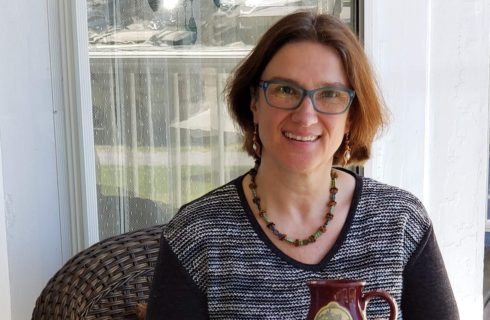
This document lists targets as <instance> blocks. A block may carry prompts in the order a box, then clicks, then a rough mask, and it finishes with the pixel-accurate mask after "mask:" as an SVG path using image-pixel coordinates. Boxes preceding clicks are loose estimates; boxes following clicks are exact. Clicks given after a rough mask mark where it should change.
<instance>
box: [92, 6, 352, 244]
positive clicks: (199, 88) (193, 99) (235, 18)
mask: <svg viewBox="0 0 490 320" xmlns="http://www.w3.org/2000/svg"><path fill="white" fill-rule="evenodd" d="M351 2H352V1H341V0H323V1H318V0H314V1H313V0H298V1H294V0H293V1H290V0H261V1H258V0H207V1H202V0H88V1H87V8H88V12H87V16H88V27H89V44H88V45H89V57H90V69H91V86H92V107H93V123H94V131H95V132H94V136H95V141H94V142H95V150H96V162H97V163H96V171H97V190H98V216H99V228H100V231H99V234H100V238H101V239H103V238H106V237H108V236H112V235H115V234H119V233H122V232H126V231H130V230H135V229H139V228H143V227H145V226H149V225H154V224H159V223H164V222H166V221H168V220H169V219H170V218H171V217H172V216H173V215H174V214H175V212H176V210H177V209H178V208H179V207H180V206H181V205H182V204H184V203H186V202H188V201H191V200H192V199H195V198H196V197H198V196H200V195H203V194H204V193H206V192H207V191H209V190H211V189H212V188H214V187H217V186H219V185H221V184H223V183H225V182H227V181H229V180H231V179H233V178H234V177H237V176H238V175H240V174H243V173H244V172H246V170H248V169H249V168H250V167H251V166H252V165H253V161H252V159H251V158H249V157H248V156H247V155H246V154H245V153H244V152H243V151H242V150H241V136H240V133H239V132H238V131H237V129H236V128H235V127H234V126H233V123H232V122H231V120H230V118H229V116H228V114H227V110H226V105H225V102H224V97H223V95H222V91H223V87H224V84H225V82H226V79H227V77H228V75H229V74H230V72H231V71H232V70H233V68H234V67H235V65H236V64H237V63H238V62H239V61H240V60H241V59H242V58H243V57H244V56H245V55H246V54H247V53H248V52H249V50H250V49H251V47H252V46H253V45H254V44H255V43H256V41H257V40H258V39H259V37H260V36H261V35H262V33H263V32H264V31H265V30H266V29H267V28H268V27H269V26H270V25H272V24H273V23H274V22H275V21H277V20H278V19H280V18H281V17H282V16H284V15H286V14H288V13H292V12H294V11H297V10H314V11H321V12H329V13H332V14H335V15H337V16H339V17H341V18H342V19H343V20H344V21H345V22H346V23H352V17H354V14H353V12H355V8H354V5H353V4H351ZM352 3H353V2H352Z"/></svg>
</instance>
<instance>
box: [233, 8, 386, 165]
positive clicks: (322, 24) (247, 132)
mask: <svg viewBox="0 0 490 320" xmlns="http://www.w3.org/2000/svg"><path fill="white" fill-rule="evenodd" d="M300 41H313V42H317V43H321V44H324V45H326V46H329V47H331V48H333V49H335V50H336V51H337V53H338V54H339V56H340V58H341V60H342V63H343V66H344V69H345V71H346V74H347V78H348V80H349V83H350V85H351V86H352V88H353V89H354V90H355V92H356V97H355V98H354V101H353V102H352V105H351V107H350V109H349V116H348V121H349V122H350V131H349V134H350V137H349V140H350V147H351V160H350V162H349V164H357V163H359V164H360V163H363V162H364V161H366V160H367V159H369V155H370V151H371V144H372V141H373V139H374V136H375V135H376V133H377V132H378V129H379V128H380V127H382V125H383V124H384V123H385V116H384V103H383V100H382V98H381V95H380V93H379V90H378V86H377V84H376V81H375V79H374V76H373V72H372V70H371V67H370V65H369V62H368V59H367V57H366V54H365V53H364V50H363V49H362V46H361V44H360V43H359V41H358V40H357V38H356V36H355V35H354V34H353V33H352V31H351V30H350V29H349V27H348V26H347V25H346V24H345V23H343V22H342V21H340V20H339V19H337V18H335V17H333V16H331V15H325V14H315V13H312V12H297V13H293V14H291V15H288V16H285V17H284V18H282V19H281V20H279V21H278V22H277V23H276V24H274V25H273V26H272V27H271V28H270V29H269V30H268V31H267V32H266V33H265V34H264V35H263V36H262V38H261V39H260V40H259V42H258V44H257V45H256V46H255V48H254V49H253V50H252V52H251V53H250V54H249V55H248V57H246V58H245V59H244V60H243V61H242V62H241V63H240V64H239V65H238V66H237V68H236V69H235V71H234V73H233V74H232V76H231V77H230V79H229V81H228V83H227V85H226V88H225V93H226V98H227V101H228V107H229V110H230V115H231V116H232V117H233V119H234V120H235V122H236V123H237V124H238V125H239V126H240V128H241V130H242V132H243V134H244V142H243V148H244V149H245V151H247V153H248V154H249V155H251V156H255V153H254V150H253V147H252V144H253V141H252V137H253V130H254V123H253V114H252V111H251V110H250V103H251V99H252V94H254V92H255V88H256V86H257V85H258V83H259V81H260V77H261V75H262V73H263V71H264V69H265V67H266V66H267V64H268V63H269V61H270V60H271V59H272V57H273V56H274V55H275V54H276V53H277V51H279V49H281V48H282V47H283V46H284V45H285V44H287V43H291V42H300ZM344 151H345V141H343V142H342V144H341V146H340V147H339V149H338V150H337V152H336V153H335V154H334V159H333V164H340V163H342V159H343V154H344Z"/></svg>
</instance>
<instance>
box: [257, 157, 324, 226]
mask: <svg viewBox="0 0 490 320" xmlns="http://www.w3.org/2000/svg"><path fill="white" fill-rule="evenodd" d="M331 170H332V166H331V165H325V166H323V167H321V168H318V169H317V170H315V171H306V172H302V171H299V172H298V171H295V170H291V169H287V168H282V167H279V166H277V165H272V164H271V163H269V162H268V161H267V159H263V160H262V162H261V164H260V166H259V168H258V172H257V177H256V181H257V185H258V188H257V192H258V193H259V195H260V197H261V199H262V200H263V203H264V206H266V207H267V208H268V209H267V210H268V211H269V212H271V214H273V213H276V212H277V213H280V214H281V215H283V216H288V215H289V216H298V215H299V216H302V217H303V218H307V217H308V216H309V215H311V216H315V215H318V214H319V213H322V212H323V211H324V209H325V202H326V201H327V199H328V197H329V189H330V183H331V177H330V173H331Z"/></svg>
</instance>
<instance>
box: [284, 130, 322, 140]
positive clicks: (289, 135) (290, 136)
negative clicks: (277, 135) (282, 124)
mask: <svg viewBox="0 0 490 320" xmlns="http://www.w3.org/2000/svg"><path fill="white" fill-rule="evenodd" d="M282 134H283V135H284V136H285V137H286V138H288V139H289V140H294V141H300V142H313V141H316V140H318V139H319V138H320V136H316V135H307V136H300V135H295V134H293V133H291V132H288V131H284V132H283V133H282Z"/></svg>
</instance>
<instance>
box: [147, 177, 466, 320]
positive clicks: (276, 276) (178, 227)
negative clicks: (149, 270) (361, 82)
mask: <svg viewBox="0 0 490 320" xmlns="http://www.w3.org/2000/svg"><path fill="white" fill-rule="evenodd" d="M242 179H243V177H240V178H238V179H235V180H234V181H231V182H230V183H228V184H226V185H224V186H222V187H220V188H218V189H215V190H214V191H211V192H210V193H208V194H206V195H205V196H203V197H201V198H199V199H197V200H195V201H193V202H191V203H189V204H187V205H185V206H183V207H182V208H181V209H180V210H179V212H178V213H177V214H176V216H175V217H174V218H173V219H172V221H171V222H169V224H168V225H167V226H166V227H165V228H164V231H163V235H162V242H161V249H160V257H159V261H158V263H157V266H156V269H155V278H154V282H153V286H152V291H151V295H150V299H149V305H148V316H147V319H193V320H194V319H254V320H255V319H298V320H299V319H305V318H306V315H307V312H308V308H309V303H310V298H309V290H308V288H307V286H306V282H307V281H308V280H311V279H324V278H328V279H338V278H349V279H362V280H364V281H366V283H367V285H366V287H365V290H372V289H383V290H387V291H388V292H390V293H391V295H392V296H394V297H395V299H396V301H397V303H398V306H399V317H398V319H405V320H407V319H417V320H423V319H431V320H434V319H444V320H452V319H459V318H458V315H457V307H456V304H455V301H454V296H453V294H452V291H451V287H450V284H449V281H448V278H447V275H446V271H445V268H444V264H443V261H442V258H441V255H440V252H439V249H438V246H437V243H436V241H435V237H434V233H433V230H432V226H431V221H430V219H429V218H428V216H427V214H426V212H425V210H424V207H423V205H422V204H421V203H420V201H419V200H418V199H417V198H415V197H414V196H413V195H411V194H410V193H408V192H406V191H403V190H400V189H398V188H395V187H391V186H388V185H385V184H382V183H379V182H377V181H374V180H372V179H369V178H365V177H359V176H356V188H355V192H354V196H353V201H352V205H351V208H350V211H349V214H348V218H347V220H346V223H345V225H344V227H343V229H342V231H341V234H340V236H339V238H338V240H337V242H336V244H335V245H334V247H333V248H332V249H331V250H330V252H329V253H328V254H327V255H326V256H325V257H324V259H323V260H322V261H321V262H320V263H318V264H315V265H309V264H303V263H300V262H298V261H296V260H293V259H291V258H290V257H288V256H286V255H285V254H284V253H282V252H281V251H280V250H278V249H277V247H275V246H274V245H273V244H272V242H271V241H270V240H269V239H268V237H267V236H266V235H265V234H264V232H263V230H262V229H261V228H260V226H259V224H258V222H257V220H256V219H255V217H254V216H253V213H252V211H251V209H250V207H249V206H248V204H247V201H246V199H245V195H244V191H243V188H242V184H241V182H242ZM367 314H368V319H374V318H379V317H381V318H382V319H387V318H388V316H387V315H388V314H389V307H388V305H387V304H386V303H385V302H383V301H382V300H378V299H375V300H372V301H371V303H370V304H369V305H368V312H367Z"/></svg>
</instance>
